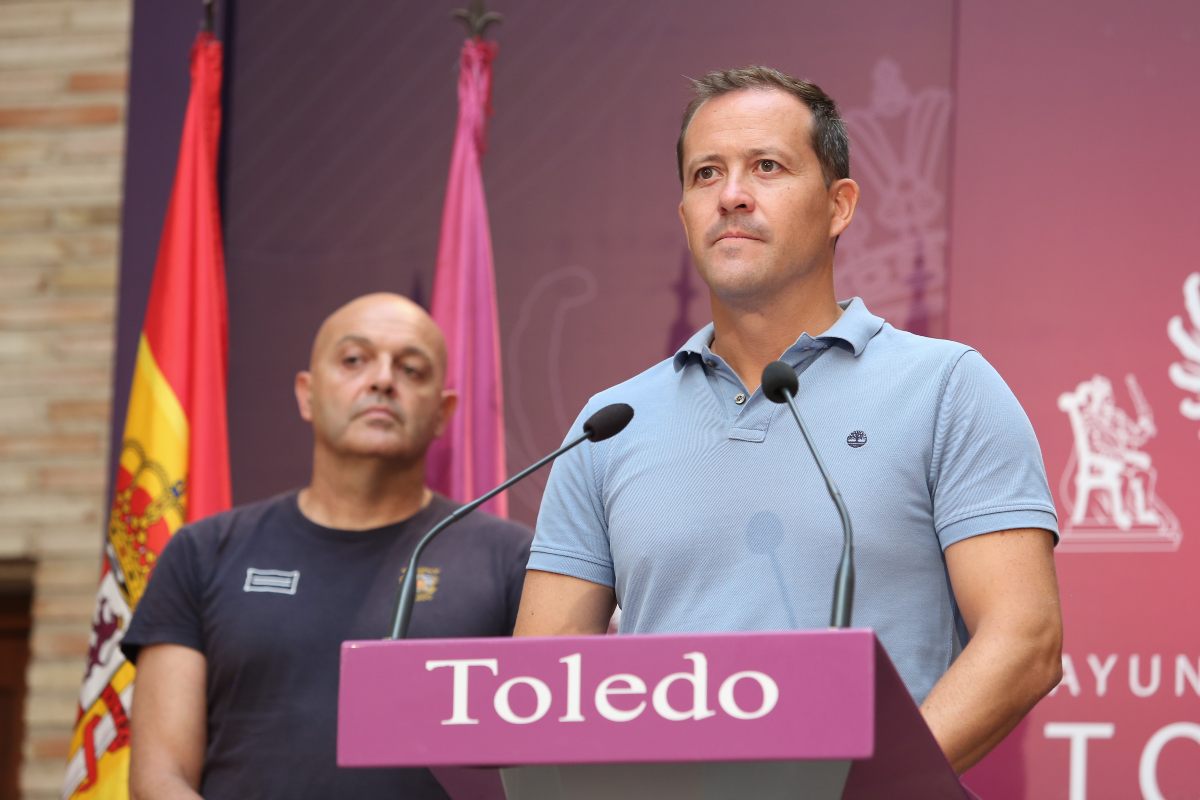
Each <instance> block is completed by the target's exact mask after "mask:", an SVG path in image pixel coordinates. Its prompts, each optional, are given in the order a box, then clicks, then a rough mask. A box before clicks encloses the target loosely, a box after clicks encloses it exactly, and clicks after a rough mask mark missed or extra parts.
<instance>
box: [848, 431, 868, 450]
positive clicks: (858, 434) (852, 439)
mask: <svg viewBox="0 0 1200 800" xmlns="http://www.w3.org/2000/svg"><path fill="white" fill-rule="evenodd" d="M866 443H867V435H866V434H865V433H863V432H862V431H851V432H850V435H849V436H847V437H846V444H848V445H850V446H851V447H862V446H863V445H864V444H866Z"/></svg>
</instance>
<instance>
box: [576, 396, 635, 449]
mask: <svg viewBox="0 0 1200 800" xmlns="http://www.w3.org/2000/svg"><path fill="white" fill-rule="evenodd" d="M631 419H633V406H631V405H629V404H628V403H613V404H611V405H607V406H605V407H604V408H602V409H600V410H599V411H597V412H596V413H595V414H592V415H591V416H590V417H588V418H587V421H586V422H584V423H583V432H584V433H586V434H587V437H588V439H590V440H591V441H593V442H602V441H604V440H605V439H607V438H609V437H610V436H616V435H617V434H618V433H620V432H621V431H623V430H625V426H626V425H628V424H629V420H631Z"/></svg>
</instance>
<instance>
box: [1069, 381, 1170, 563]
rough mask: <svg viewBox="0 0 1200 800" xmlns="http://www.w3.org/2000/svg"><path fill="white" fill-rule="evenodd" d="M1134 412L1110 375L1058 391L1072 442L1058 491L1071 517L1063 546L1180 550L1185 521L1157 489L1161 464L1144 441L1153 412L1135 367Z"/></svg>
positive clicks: (1103, 549)
mask: <svg viewBox="0 0 1200 800" xmlns="http://www.w3.org/2000/svg"><path fill="white" fill-rule="evenodd" d="M1125 385H1126V388H1127V389H1128V391H1129V396H1130V399H1131V400H1132V402H1133V407H1134V414H1135V416H1130V415H1129V414H1128V413H1126V412H1125V410H1124V409H1122V408H1121V407H1120V406H1118V405H1117V401H1116V397H1115V394H1114V392H1113V386H1112V382H1111V381H1110V380H1109V379H1108V378H1106V377H1104V376H1103V375H1095V376H1093V377H1092V378H1090V379H1088V380H1085V381H1083V382H1081V383H1080V384H1079V385H1078V386H1076V387H1075V389H1074V390H1073V391H1068V392H1063V393H1062V394H1060V395H1059V396H1058V408H1059V410H1060V411H1062V412H1063V413H1065V414H1066V415H1067V419H1068V420H1069V421H1070V424H1071V433H1072V435H1073V436H1074V440H1075V441H1074V446H1073V447H1072V449H1071V455H1070V457H1069V458H1068V459H1067V466H1066V469H1065V470H1064V471H1063V476H1062V481H1061V483H1060V486H1059V493H1060V497H1061V499H1062V503H1063V506H1064V508H1065V509H1066V511H1067V520H1066V523H1065V524H1064V525H1063V528H1062V542H1061V544H1060V548H1061V549H1063V550H1073V551H1083V552H1087V551H1090V552H1113V551H1126V552H1138V551H1148V550H1150V551H1153V550H1176V549H1177V548H1178V547H1179V541H1180V539H1181V538H1182V534H1181V533H1180V530H1179V521H1178V519H1176V517H1175V515H1174V514H1172V513H1171V510H1170V509H1169V508H1168V507H1167V505H1166V504H1165V503H1164V502H1163V501H1162V499H1161V498H1159V497H1158V495H1157V494H1156V493H1155V483H1156V480H1157V472H1156V471H1155V469H1154V465H1153V463H1152V460H1151V458H1150V455H1149V454H1148V453H1146V452H1144V451H1143V450H1142V449H1141V448H1142V445H1144V444H1146V442H1148V441H1150V439H1152V438H1154V436H1155V434H1156V433H1157V429H1156V428H1155V426H1154V413H1153V411H1152V409H1151V408H1150V405H1149V403H1147V402H1146V398H1145V395H1143V394H1142V390H1141V387H1140V386H1139V385H1138V382H1137V379H1136V378H1135V377H1134V376H1133V375H1126V376H1125Z"/></svg>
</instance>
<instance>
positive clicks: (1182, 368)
mask: <svg viewBox="0 0 1200 800" xmlns="http://www.w3.org/2000/svg"><path fill="white" fill-rule="evenodd" d="M1183 304H1184V307H1185V308H1187V312H1188V319H1189V321H1190V322H1191V329H1190V330H1189V329H1188V328H1187V327H1186V323H1185V322H1184V321H1183V317H1180V316H1174V317H1171V321H1170V322H1168V323H1167V336H1169V337H1170V339H1171V341H1172V342H1173V343H1174V345H1175V347H1177V348H1178V349H1179V355H1181V356H1183V361H1176V362H1175V363H1174V364H1172V365H1171V366H1170V367H1169V368H1168V369H1167V376H1168V377H1169V378H1170V379H1171V383H1173V384H1175V385H1176V386H1178V387H1179V388H1180V389H1183V390H1184V391H1185V392H1191V393H1192V394H1194V395H1196V397H1185V398H1184V399H1182V400H1180V401H1179V413H1180V414H1183V416H1184V417H1186V418H1187V419H1190V420H1200V273H1197V272H1193V273H1192V274H1191V275H1188V276H1187V278H1186V279H1185V280H1184V282H1183Z"/></svg>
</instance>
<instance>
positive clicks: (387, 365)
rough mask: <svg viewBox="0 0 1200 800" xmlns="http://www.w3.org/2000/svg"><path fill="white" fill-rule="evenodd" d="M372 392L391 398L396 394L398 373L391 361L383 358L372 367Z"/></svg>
mask: <svg viewBox="0 0 1200 800" xmlns="http://www.w3.org/2000/svg"><path fill="white" fill-rule="evenodd" d="M371 370H372V372H371V391H373V392H375V393H376V394H382V395H386V396H387V397H391V396H392V395H394V394H395V393H396V373H395V371H394V370H393V369H392V364H391V361H390V360H389V359H386V358H381V359H379V360H377V361H376V362H375V363H374V364H372V365H371Z"/></svg>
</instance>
